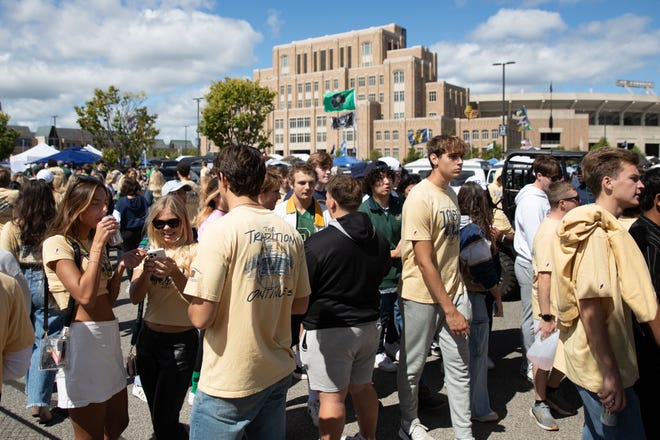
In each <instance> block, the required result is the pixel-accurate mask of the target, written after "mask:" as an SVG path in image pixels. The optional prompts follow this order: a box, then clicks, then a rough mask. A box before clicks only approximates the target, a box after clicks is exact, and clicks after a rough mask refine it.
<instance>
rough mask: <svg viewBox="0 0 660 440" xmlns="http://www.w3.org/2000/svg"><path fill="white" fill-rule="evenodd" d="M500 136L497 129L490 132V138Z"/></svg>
mask: <svg viewBox="0 0 660 440" xmlns="http://www.w3.org/2000/svg"><path fill="white" fill-rule="evenodd" d="M499 136H500V131H499V130H498V129H497V128H494V129H492V130H491V131H490V137H491V138H493V139H497V138H498V137H499Z"/></svg>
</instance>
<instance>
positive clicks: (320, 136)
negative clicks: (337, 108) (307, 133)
mask: <svg viewBox="0 0 660 440" xmlns="http://www.w3.org/2000/svg"><path fill="white" fill-rule="evenodd" d="M325 141H326V133H325V131H317V132H316V142H325Z"/></svg>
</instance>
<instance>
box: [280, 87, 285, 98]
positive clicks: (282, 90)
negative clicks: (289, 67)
mask: <svg viewBox="0 0 660 440" xmlns="http://www.w3.org/2000/svg"><path fill="white" fill-rule="evenodd" d="M282 96H284V86H280V97H282Z"/></svg>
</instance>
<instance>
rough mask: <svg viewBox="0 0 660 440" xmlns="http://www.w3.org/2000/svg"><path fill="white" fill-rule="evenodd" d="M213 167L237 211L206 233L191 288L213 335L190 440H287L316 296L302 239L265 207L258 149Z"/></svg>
mask: <svg viewBox="0 0 660 440" xmlns="http://www.w3.org/2000/svg"><path fill="white" fill-rule="evenodd" d="M214 166H215V167H216V168H217V169H218V172H219V173H218V176H219V179H220V182H219V183H220V185H219V187H220V193H221V195H222V197H223V198H224V199H225V200H226V201H227V206H228V207H229V212H228V213H227V215H225V216H224V217H222V218H221V219H220V220H218V221H216V222H214V223H213V224H211V225H209V227H208V230H207V231H206V232H205V235H204V237H203V238H202V240H201V242H200V244H199V248H198V251H197V256H196V258H195V260H194V262H193V265H192V268H191V277H190V279H189V280H188V284H187V286H186V290H185V294H186V295H188V298H189V300H190V305H189V306H188V316H189V317H190V320H191V322H192V323H193V325H194V326H195V327H197V328H199V329H201V328H206V335H205V336H204V355H203V356H204V357H203V361H202V371H201V375H200V381H199V386H198V389H197V394H195V401H194V403H193V407H192V412H191V415H190V427H191V430H190V437H191V438H192V439H193V440H197V439H199V440H202V439H203V440H206V439H209V438H222V439H228V440H232V439H236V440H240V439H242V438H244V436H247V437H248V438H251V439H272V440H284V438H285V436H286V427H285V424H286V394H287V390H288V388H289V385H290V383H291V373H292V372H293V370H294V368H295V362H294V356H293V352H292V351H291V348H290V347H291V327H290V325H291V315H292V314H298V315H303V314H304V313H305V312H306V311H307V304H308V300H309V293H310V288H309V279H308V276H307V263H306V261H305V258H304V248H303V241H302V238H301V237H300V234H298V232H297V231H296V230H295V228H293V227H291V226H289V225H288V224H287V223H286V222H285V221H283V220H282V219H281V218H279V217H278V216H277V215H276V214H274V213H273V212H272V211H270V210H267V209H265V208H263V207H261V205H259V203H258V202H257V196H258V194H259V190H260V188H261V184H262V182H263V179H264V174H265V172H266V168H265V164H264V161H263V157H262V154H261V152H260V151H259V150H257V149H256V148H253V147H245V146H225V147H224V148H222V149H221V150H220V153H218V156H217V157H216V159H215V161H214ZM219 236H222V237H223V240H221V241H219V242H218V240H216V239H215V237H219ZM207 237H208V239H207Z"/></svg>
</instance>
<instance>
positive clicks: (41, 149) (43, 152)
mask: <svg viewBox="0 0 660 440" xmlns="http://www.w3.org/2000/svg"><path fill="white" fill-rule="evenodd" d="M57 152H58V151H57V149H56V148H53V147H51V146H50V145H46V144H44V143H40V144H38V145H37V146H35V147H32V148H30V149H29V150H26V151H24V152H22V153H20V154H15V155H13V156H12V157H10V158H9V164H10V166H11V172H12V174H13V173H19V172H23V171H25V170H27V168H28V164H29V163H32V162H34V161H36V160H38V159H41V158H43V157H48V156H52V155H53V154H55V153H57Z"/></svg>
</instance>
